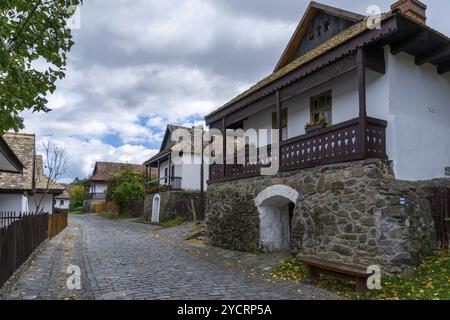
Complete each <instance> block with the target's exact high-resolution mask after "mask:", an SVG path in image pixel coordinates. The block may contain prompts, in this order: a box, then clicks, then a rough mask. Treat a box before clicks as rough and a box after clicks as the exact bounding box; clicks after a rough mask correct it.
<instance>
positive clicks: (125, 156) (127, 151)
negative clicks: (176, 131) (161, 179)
mask: <svg viewBox="0 0 450 320" xmlns="http://www.w3.org/2000/svg"><path fill="white" fill-rule="evenodd" d="M47 139H51V140H52V141H53V142H54V143H56V144H58V145H60V146H62V147H64V148H65V150H66V158H67V163H68V167H69V169H70V173H71V175H70V177H64V179H62V182H64V181H66V182H67V181H68V180H73V178H75V177H78V178H85V177H88V176H89V175H90V174H92V171H93V169H94V164H95V162H96V161H111V162H122V163H135V164H140V163H143V162H144V161H145V160H147V159H149V158H151V157H152V156H153V155H155V154H156V153H157V152H158V150H152V149H148V148H146V147H144V146H142V145H129V144H124V145H122V146H120V147H117V148H116V147H113V146H111V145H108V144H105V143H102V142H101V141H100V140H97V139H91V140H88V141H82V140H81V139H78V138H57V137H45V136H42V137H38V140H37V153H38V154H39V153H41V154H42V153H43V150H42V141H45V140H47Z"/></svg>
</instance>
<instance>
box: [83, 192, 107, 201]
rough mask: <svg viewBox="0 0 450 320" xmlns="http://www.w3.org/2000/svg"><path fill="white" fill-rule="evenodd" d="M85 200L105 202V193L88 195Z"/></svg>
mask: <svg viewBox="0 0 450 320" xmlns="http://www.w3.org/2000/svg"><path fill="white" fill-rule="evenodd" d="M86 199H87V200H106V193H88V194H87V196H86Z"/></svg>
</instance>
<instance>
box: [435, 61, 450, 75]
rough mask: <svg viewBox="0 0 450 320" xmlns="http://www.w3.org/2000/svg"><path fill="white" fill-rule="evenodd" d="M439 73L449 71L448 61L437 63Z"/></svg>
mask: <svg viewBox="0 0 450 320" xmlns="http://www.w3.org/2000/svg"><path fill="white" fill-rule="evenodd" d="M437 69H438V73H439V74H444V73H447V72H449V71H450V62H446V63H443V64H440V65H438V67H437Z"/></svg>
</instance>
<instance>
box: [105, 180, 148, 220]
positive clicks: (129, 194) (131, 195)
mask: <svg viewBox="0 0 450 320" xmlns="http://www.w3.org/2000/svg"><path fill="white" fill-rule="evenodd" d="M144 196H145V190H144V186H143V185H142V182H140V181H138V180H136V179H135V180H132V181H127V182H123V183H122V184H120V185H119V186H117V187H116V188H115V189H114V191H113V193H112V198H113V200H114V201H115V202H116V204H117V207H118V208H119V214H126V213H128V211H129V210H130V209H131V207H132V205H133V204H134V203H135V202H136V201H139V200H142V199H144Z"/></svg>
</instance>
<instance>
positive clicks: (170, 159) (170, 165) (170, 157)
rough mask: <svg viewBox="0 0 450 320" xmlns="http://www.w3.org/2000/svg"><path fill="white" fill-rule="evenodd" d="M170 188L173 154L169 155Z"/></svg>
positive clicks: (170, 184) (170, 183)
mask: <svg viewBox="0 0 450 320" xmlns="http://www.w3.org/2000/svg"><path fill="white" fill-rule="evenodd" d="M168 171H169V188H170V187H171V186H172V154H169V170H168Z"/></svg>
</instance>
